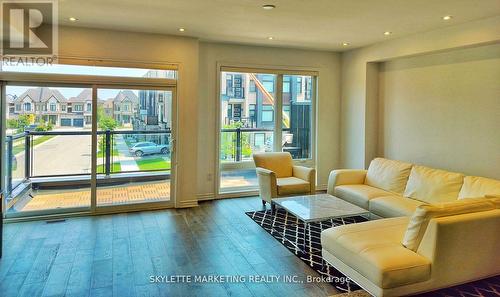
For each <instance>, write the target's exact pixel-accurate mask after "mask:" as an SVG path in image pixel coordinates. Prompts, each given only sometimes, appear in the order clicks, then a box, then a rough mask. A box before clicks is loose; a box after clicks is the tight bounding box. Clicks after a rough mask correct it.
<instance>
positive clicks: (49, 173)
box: [6, 129, 171, 213]
mask: <svg viewBox="0 0 500 297" xmlns="http://www.w3.org/2000/svg"><path fill="white" fill-rule="evenodd" d="M97 134H98V135H97V138H98V144H97V152H96V155H97V164H96V171H97V195H96V198H97V205H98V206H105V205H122V204H131V203H144V202H155V201H165V200H168V199H169V197H170V183H169V182H166V181H169V180H170V169H171V167H170V162H171V160H170V146H169V141H170V137H171V131H170V130H169V129H168V130H158V131H98V132H97ZM91 135H92V134H91V131H85V130H78V131H50V132H38V131H29V132H28V131H27V132H25V133H22V134H17V135H13V136H7V139H6V153H7V156H8V158H7V161H8V162H7V164H6V165H7V174H6V196H7V212H8V213H19V212H26V211H44V210H54V209H58V210H65V209H67V210H70V209H79V208H88V207H90V197H91V196H90V195H91V191H90V185H91V168H92V166H91V164H92V145H91ZM138 143H152V145H149V146H147V147H144V148H135V146H136V145H137V144H138ZM140 150H144V151H145V152H142V151H140ZM146 150H147V151H146Z"/></svg>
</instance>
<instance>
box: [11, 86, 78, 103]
mask: <svg viewBox="0 0 500 297" xmlns="http://www.w3.org/2000/svg"><path fill="white" fill-rule="evenodd" d="M26 97H29V98H30V99H31V100H32V101H34V102H36V103H39V102H47V101H48V100H49V99H50V98H52V97H53V98H55V99H56V100H57V101H59V102H66V101H68V100H67V99H66V97H64V96H63V95H62V94H61V93H60V92H59V91H58V90H57V89H50V88H46V87H43V88H31V89H28V90H26V91H25V92H24V93H22V94H21V95H20V96H19V97H17V98H16V99H15V101H18V102H19V101H23V100H24V99H25V98H26Z"/></svg>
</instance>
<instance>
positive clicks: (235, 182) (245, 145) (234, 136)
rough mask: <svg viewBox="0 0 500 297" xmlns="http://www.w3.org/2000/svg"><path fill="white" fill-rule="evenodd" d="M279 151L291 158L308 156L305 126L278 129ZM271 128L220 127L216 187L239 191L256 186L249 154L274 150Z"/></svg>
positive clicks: (255, 176) (305, 157)
mask: <svg viewBox="0 0 500 297" xmlns="http://www.w3.org/2000/svg"><path fill="white" fill-rule="evenodd" d="M282 131H283V132H282V133H283V136H282V142H281V150H282V151H284V152H289V153H290V154H291V155H292V157H293V158H294V159H308V158H310V153H311V151H310V132H309V129H294V128H283V129H282ZM273 135H274V131H273V130H272V129H264V128H245V127H243V128H229V129H221V143H220V156H219V158H220V190H221V192H233V191H234V192H239V191H246V190H256V189H257V186H258V181H257V175H256V173H255V165H254V163H253V159H252V154H254V153H261V152H272V151H275V148H274V140H273Z"/></svg>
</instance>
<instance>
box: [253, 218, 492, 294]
mask: <svg viewBox="0 0 500 297" xmlns="http://www.w3.org/2000/svg"><path fill="white" fill-rule="evenodd" d="M246 215H248V216H249V217H250V218H251V219H252V220H253V221H254V222H256V223H257V224H259V225H260V226H261V227H262V228H263V229H264V230H266V231H267V232H268V233H269V234H271V235H272V236H273V237H274V238H275V239H276V240H278V241H279V242H280V243H281V244H283V245H284V246H285V247H286V248H287V249H288V250H290V251H291V252H292V253H293V254H295V255H296V256H297V257H299V258H300V259H301V260H302V261H304V262H305V263H306V264H307V265H308V266H310V267H311V268H313V269H314V270H315V271H317V272H318V273H319V274H320V275H321V276H322V277H323V278H324V280H325V281H328V282H329V283H331V284H332V285H333V286H334V287H335V288H337V289H338V290H339V291H341V292H346V294H345V295H340V296H352V297H354V296H369V294H368V293H366V292H364V291H362V290H361V288H360V287H359V286H358V285H356V284H355V283H354V282H353V281H352V280H350V279H349V278H347V277H346V276H344V275H343V274H342V273H341V272H340V271H338V270H337V269H335V268H334V267H333V266H330V265H328V264H327V263H325V262H323V258H322V256H321V237H320V234H321V231H322V230H325V229H328V228H330V227H334V226H340V225H346V224H352V223H359V222H365V221H367V219H366V218H364V217H361V216H354V217H349V218H342V219H331V220H326V221H323V222H318V223H311V224H309V228H310V236H307V237H306V242H305V245H304V241H303V238H304V224H303V223H302V222H301V221H300V220H299V219H297V217H295V216H294V215H292V214H289V213H288V212H286V211H285V210H284V209H278V210H277V211H276V212H275V215H273V214H272V213H271V210H265V211H251V212H247V213H246ZM308 234H309V232H308ZM336 296H338V295H336ZM415 296H417V295H415ZM418 296H421V297H424V296H425V297H431V296H437V297H451V296H474V297H492V296H500V276H495V277H491V278H488V279H484V280H480V281H476V282H472V283H467V284H463V285H459V286H455V287H451V288H447V289H442V290H438V291H433V292H430V293H426V294H421V295H418Z"/></svg>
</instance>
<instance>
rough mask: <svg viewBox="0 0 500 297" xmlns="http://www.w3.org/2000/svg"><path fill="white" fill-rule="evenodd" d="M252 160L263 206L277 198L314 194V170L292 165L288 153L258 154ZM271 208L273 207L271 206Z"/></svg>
mask: <svg viewBox="0 0 500 297" xmlns="http://www.w3.org/2000/svg"><path fill="white" fill-rule="evenodd" d="M253 160H254V162H255V167H256V171H257V178H258V180H259V194H260V197H261V199H262V204H263V205H265V204H266V202H269V203H271V200H272V199H273V198H277V197H284V196H291V195H300V194H304V195H311V194H314V193H315V192H316V170H315V169H314V168H308V167H304V166H296V165H293V160H292V156H291V155H290V153H288V152H273V153H258V154H253ZM271 207H274V205H273V204H271ZM273 211H274V209H273Z"/></svg>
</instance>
